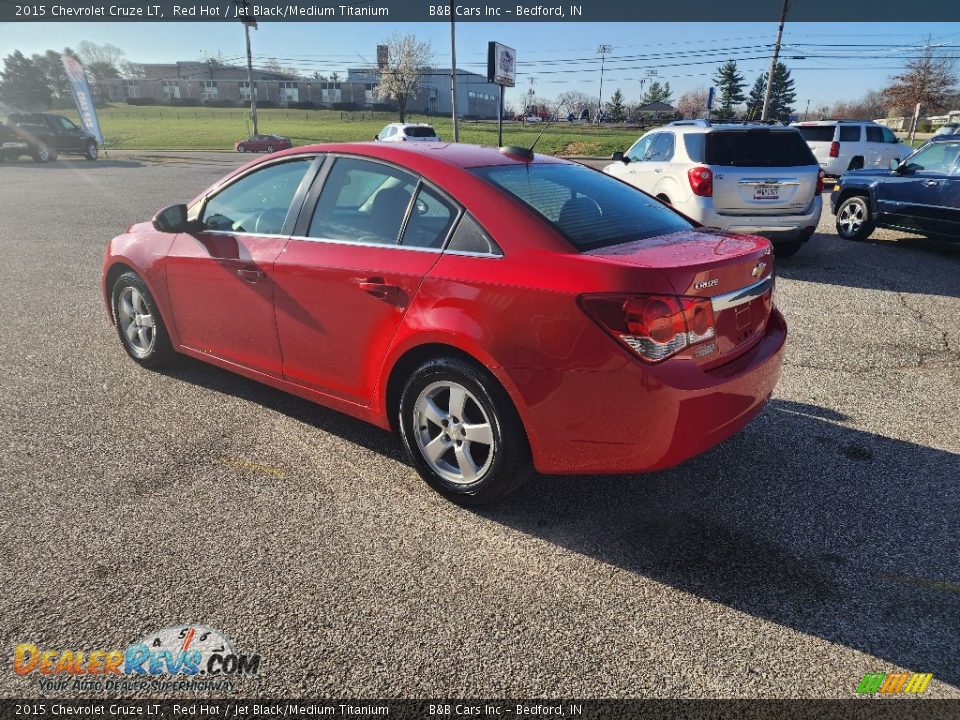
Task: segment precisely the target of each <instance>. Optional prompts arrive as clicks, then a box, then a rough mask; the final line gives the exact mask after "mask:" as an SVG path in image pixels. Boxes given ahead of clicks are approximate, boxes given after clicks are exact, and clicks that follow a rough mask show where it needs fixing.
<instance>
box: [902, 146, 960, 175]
mask: <svg viewBox="0 0 960 720" xmlns="http://www.w3.org/2000/svg"><path fill="white" fill-rule="evenodd" d="M958 156H960V143H930V144H929V145H927V146H926V147H925V148H923V149H922V150H919V151H917V154H916V155H914V156H913V157H911V158H910V161H909V169H910V170H912V171H913V172H925V173H943V174H948V173H950V172H951V171H952V170H953V167H954V165H956V164H957V157H958Z"/></svg>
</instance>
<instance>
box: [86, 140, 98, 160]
mask: <svg viewBox="0 0 960 720" xmlns="http://www.w3.org/2000/svg"><path fill="white" fill-rule="evenodd" d="M83 155H84V157H85V158H87V160H96V159H97V158H98V157H99V156H100V150H99V148H97V144H96V143H95V142H93V141H91V142H89V143H87V151H86V152H85V153H84V154H83Z"/></svg>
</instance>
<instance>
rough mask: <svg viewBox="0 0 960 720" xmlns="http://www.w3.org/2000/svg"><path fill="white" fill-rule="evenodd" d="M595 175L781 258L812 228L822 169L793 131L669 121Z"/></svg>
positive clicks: (615, 156) (817, 210) (817, 214)
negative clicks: (765, 243) (760, 243)
mask: <svg viewBox="0 0 960 720" xmlns="http://www.w3.org/2000/svg"><path fill="white" fill-rule="evenodd" d="M613 160H614V162H613V163H612V164H610V165H607V166H606V167H605V168H604V169H603V171H604V172H605V173H607V174H608V175H613V176H614V177H616V178H619V179H621V180H623V181H625V182H628V183H630V184H631V185H634V186H636V187H638V188H640V189H641V190H643V191H645V192H647V193H649V194H650V195H653V196H655V197H657V198H659V199H660V200H663V201H664V202H666V203H669V204H670V205H672V206H673V207H675V208H676V209H677V210H679V211H680V212H682V213H683V214H684V215H686V216H687V217H690V218H692V219H693V220H696V221H697V222H698V223H700V224H702V225H705V226H707V227H715V228H719V229H720V230H723V231H725V232H734V233H745V234H750V235H761V236H763V237H766V238H769V239H770V240H771V241H772V242H773V244H774V248H775V250H776V251H777V253H778V254H779V255H781V256H788V255H792V254H793V253H795V252H796V251H797V250H799V249H800V247H801V246H802V245H803V243H804V242H806V241H807V240H808V239H809V238H810V236H811V235H813V232H814V230H815V229H816V227H817V223H818V222H819V220H820V211H821V208H822V204H821V199H820V193H821V192H822V190H823V172H822V171H821V170H820V167H819V165H818V164H817V161H816V159H815V158H814V157H813V155H812V153H811V152H810V148H808V147H807V145H806V143H805V142H804V141H803V138H802V137H801V136H800V133H798V132H797V131H796V130H795V129H794V128H789V127H782V126H772V125H761V124H759V123H756V124H737V123H713V122H711V121H709V120H681V121H677V122H672V123H670V124H669V125H665V126H663V127H661V128H657V129H656V130H651V131H650V132H648V133H647V134H646V135H643V136H642V137H641V138H640V139H639V140H637V142H635V143H634V144H633V146H632V147H631V148H630V149H629V150H627V151H626V152H625V153H614V154H613Z"/></svg>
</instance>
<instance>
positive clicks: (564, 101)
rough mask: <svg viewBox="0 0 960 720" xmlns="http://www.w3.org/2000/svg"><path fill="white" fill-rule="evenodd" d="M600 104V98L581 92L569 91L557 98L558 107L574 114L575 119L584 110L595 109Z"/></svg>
mask: <svg viewBox="0 0 960 720" xmlns="http://www.w3.org/2000/svg"><path fill="white" fill-rule="evenodd" d="M599 102H600V100H599V99H598V98H596V97H592V96H590V95H587V93H585V92H580V91H579V90H567V91H566V92H562V93H560V95H559V96H558V97H557V106H558V107H560V106H561V105H562V106H563V108H564V109H565V110H566V111H567V112H569V113H573V115H574V117H578V116H579V115H580V113H581V111H582V110H583V109H584V108H588V109H593V108H595V107H596V106H597V105H598V104H599Z"/></svg>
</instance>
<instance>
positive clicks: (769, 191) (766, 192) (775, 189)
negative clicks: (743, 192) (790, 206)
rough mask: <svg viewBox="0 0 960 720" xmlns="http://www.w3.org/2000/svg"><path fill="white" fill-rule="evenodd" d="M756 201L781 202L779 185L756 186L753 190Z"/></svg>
mask: <svg viewBox="0 0 960 720" xmlns="http://www.w3.org/2000/svg"><path fill="white" fill-rule="evenodd" d="M753 199H754V200H779V199H780V186H779V185H755V186H754V188H753Z"/></svg>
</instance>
